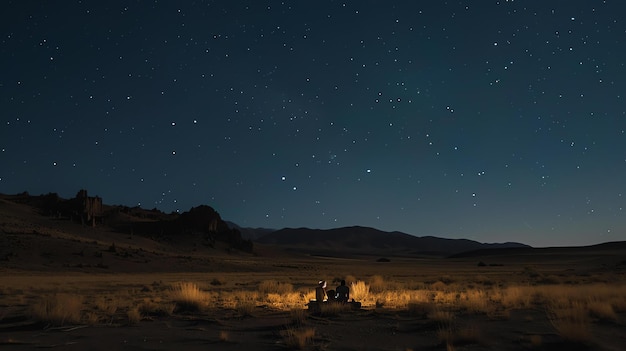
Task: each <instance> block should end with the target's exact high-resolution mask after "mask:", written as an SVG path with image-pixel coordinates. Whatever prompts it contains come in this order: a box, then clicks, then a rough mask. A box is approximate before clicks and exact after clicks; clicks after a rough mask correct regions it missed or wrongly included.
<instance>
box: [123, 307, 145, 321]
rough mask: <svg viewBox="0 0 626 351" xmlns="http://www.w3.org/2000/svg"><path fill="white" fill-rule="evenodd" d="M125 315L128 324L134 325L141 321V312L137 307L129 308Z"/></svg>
mask: <svg viewBox="0 0 626 351" xmlns="http://www.w3.org/2000/svg"><path fill="white" fill-rule="evenodd" d="M126 317H128V324H129V325H136V324H138V323H139V322H140V321H141V312H139V309H138V308H131V309H129V310H128V312H126Z"/></svg>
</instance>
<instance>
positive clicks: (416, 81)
mask: <svg viewBox="0 0 626 351" xmlns="http://www.w3.org/2000/svg"><path fill="white" fill-rule="evenodd" d="M0 9H1V10H0V13H1V14H0V18H1V21H0V22H1V23H0V28H1V33H0V34H1V38H0V67H1V68H0V69H1V74H0V111H1V113H0V115H1V117H0V118H1V123H2V124H1V127H0V192H2V193H9V194H12V193H18V192H22V191H28V192H30V193H31V194H41V193H48V192H57V193H59V195H61V196H62V197H68V198H69V197H73V196H74V195H75V194H76V192H77V191H78V190H79V189H81V188H85V189H88V191H89V193H90V194H91V195H99V196H101V197H103V200H104V202H105V203H109V204H121V205H126V206H136V205H140V206H141V207H143V208H155V207H156V208H158V209H160V210H163V211H166V212H170V211H176V210H179V211H187V210H189V209H190V208H191V207H193V206H198V205H201V204H206V205H210V206H212V207H214V208H215V209H216V210H217V211H218V212H219V213H220V214H221V216H222V217H223V218H224V219H226V220H230V221H233V222H235V223H237V224H239V225H241V226H249V227H266V228H277V229H278V228H282V227H310V228H333V227H341V226H350V225H362V226H371V227H374V228H378V229H381V230H386V231H394V230H398V231H403V232H406V233H409V234H414V235H418V236H424V235H434V236H439V237H447V238H468V239H473V240H477V241H481V242H504V241H518V242H523V243H526V244H530V245H533V246H564V245H585V244H594V243H600V242H605V241H614V240H625V239H626V216H625V210H624V207H625V206H626V199H625V197H626V196H625V194H626V181H625V180H624V179H626V177H625V176H626V132H625V131H626V104H625V103H624V102H625V100H624V94H626V66H625V64H626V23H625V21H624V16H623V14H624V13H626V4H625V3H624V2H623V1H618V0H613V1H565V0H561V1H539V0H537V1H506V0H501V1H435V0H433V1H315V2H305V1H256V0H255V1H194V2H191V1H180V2H176V1H3V2H2V4H1V5H0Z"/></svg>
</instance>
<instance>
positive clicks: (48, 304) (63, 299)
mask: <svg viewBox="0 0 626 351" xmlns="http://www.w3.org/2000/svg"><path fill="white" fill-rule="evenodd" d="M82 307H83V297H82V296H76V295H69V294H54V295H51V296H44V297H42V298H41V299H39V301H37V302H36V303H35V304H34V305H33V308H32V314H33V316H34V317H35V318H36V319H39V320H41V321H44V322H47V323H50V324H52V325H65V324H73V323H79V322H80V321H81V316H82Z"/></svg>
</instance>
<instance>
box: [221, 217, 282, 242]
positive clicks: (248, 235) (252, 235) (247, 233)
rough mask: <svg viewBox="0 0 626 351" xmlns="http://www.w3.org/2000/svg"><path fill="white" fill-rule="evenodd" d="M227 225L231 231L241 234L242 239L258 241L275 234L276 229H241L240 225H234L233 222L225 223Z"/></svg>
mask: <svg viewBox="0 0 626 351" xmlns="http://www.w3.org/2000/svg"><path fill="white" fill-rule="evenodd" d="M225 222H226V224H227V225H228V227H229V228H230V229H236V230H238V231H239V232H240V233H241V237H242V238H244V239H246V240H253V241H254V240H257V239H259V238H261V237H262V236H265V235H267V234H269V233H272V232H275V231H276V229H269V228H246V227H240V226H239V225H237V224H236V223H233V222H231V221H225Z"/></svg>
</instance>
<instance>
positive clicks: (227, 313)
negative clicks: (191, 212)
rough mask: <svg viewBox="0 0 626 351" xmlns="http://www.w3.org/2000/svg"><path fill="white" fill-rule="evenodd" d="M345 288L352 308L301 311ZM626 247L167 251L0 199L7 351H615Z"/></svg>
mask: <svg viewBox="0 0 626 351" xmlns="http://www.w3.org/2000/svg"><path fill="white" fill-rule="evenodd" d="M319 280H326V281H327V283H328V289H334V287H335V286H337V285H338V284H339V282H340V281H341V280H345V281H346V282H347V284H348V286H349V287H350V288H351V298H353V299H355V300H356V301H359V302H361V304H362V306H361V308H360V309H357V310H353V309H351V308H347V307H346V306H344V305H341V304H335V303H325V304H323V305H322V308H321V311H319V312H315V313H313V312H312V311H309V310H308V309H307V303H308V302H309V301H310V300H311V299H313V298H314V297H315V294H314V289H315V287H316V285H317V283H318V281H319ZM625 323H626V245H625V244H624V242H617V243H606V244H602V245H597V246H589V247H578V248H542V249H524V250H522V249H520V250H507V249H501V250H500V249H494V250H487V251H479V252H474V253H467V254H461V255H455V256H453V257H449V256H448V257H437V256H385V257H381V256H380V255H379V254H378V253H377V252H374V251H373V252H371V253H370V254H360V255H357V254H351V255H345V256H341V255H321V254H316V253H315V252H309V253H303V252H302V251H290V250H285V249H284V248H282V247H277V246H272V245H261V244H257V243H255V244H254V249H253V250H252V252H243V251H238V250H232V249H230V248H228V247H226V246H224V245H220V244H216V245H213V246H211V247H206V246H202V245H198V243H197V242H193V241H186V240H182V239H181V240H175V241H172V242H163V241H161V240H154V239H153V238H150V237H146V236H140V235H134V234H133V233H132V232H130V233H123V232H119V231H113V230H111V229H110V228H109V227H107V226H104V225H99V226H95V227H92V226H90V225H84V224H80V223H75V222H72V221H69V220H61V219H58V218H52V217H50V216H44V215H41V214H40V213H38V211H37V209H35V208H33V207H31V206H29V205H27V204H23V203H18V202H14V201H13V200H12V198H11V197H7V196H3V197H2V198H0V345H1V348H2V349H3V350H31V349H58V350H174V349H185V350H240V351H245V350H403V351H407V350H624V349H626V328H625Z"/></svg>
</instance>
